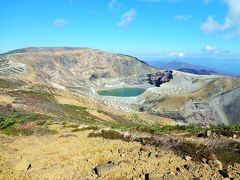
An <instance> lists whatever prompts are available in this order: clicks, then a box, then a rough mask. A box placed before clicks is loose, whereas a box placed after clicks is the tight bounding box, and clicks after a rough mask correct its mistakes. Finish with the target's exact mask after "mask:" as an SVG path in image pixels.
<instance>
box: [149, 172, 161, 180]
mask: <svg viewBox="0 0 240 180" xmlns="http://www.w3.org/2000/svg"><path fill="white" fill-rule="evenodd" d="M161 177H162V175H161V174H160V173H158V172H152V173H149V174H146V176H145V179H147V178H148V179H149V180H159V179H160V178H161Z"/></svg>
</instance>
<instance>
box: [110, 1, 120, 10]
mask: <svg viewBox="0 0 240 180" xmlns="http://www.w3.org/2000/svg"><path fill="white" fill-rule="evenodd" d="M121 6H122V5H121V3H120V2H119V1H118V0H111V1H109V3H108V9H109V10H110V11H118V10H119V9H120V8H121Z"/></svg>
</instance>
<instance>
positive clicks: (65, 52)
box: [0, 48, 240, 124]
mask: <svg viewBox="0 0 240 180" xmlns="http://www.w3.org/2000/svg"><path fill="white" fill-rule="evenodd" d="M0 77H1V78H2V79H3V80H6V81H7V82H8V81H10V84H11V82H23V84H25V85H21V86H13V89H14V88H15V90H21V91H23V90H24V91H29V89H31V91H32V90H34V91H36V90H37V91H39V90H40V91H41V92H42V91H43V92H47V93H53V96H56V94H59V93H60V94H69V95H71V98H72V97H73V96H78V97H81V98H83V97H85V98H91V99H94V100H97V101H96V102H97V103H100V104H101V103H104V104H105V105H107V106H111V107H114V108H117V109H122V110H124V111H132V112H146V113H147V114H153V115H156V116H160V117H165V118H170V119H174V120H175V121H179V122H184V123H185V122H187V123H200V124H218V123H225V124H231V123H239V122H240V120H239V116H240V111H239V107H240V106H239V104H238V99H239V98H240V90H239V87H240V79H239V78H232V77H224V76H219V75H194V74H190V73H184V72H179V71H165V70H159V69H157V68H154V67H151V66H149V65H148V64H146V63H144V62H143V61H140V60H138V59H137V58H134V57H131V56H127V55H122V54H116V53H108V52H103V51H100V50H96V49H90V48H26V49H19V50H14V51H11V52H8V53H5V54H2V55H1V56H0ZM8 83H9V82H8ZM119 87H140V88H145V89H146V91H145V92H144V93H143V94H141V95H140V96H136V97H112V96H101V95H99V94H98V93H97V91H98V90H99V89H111V88H119ZM13 89H7V90H6V89H5V91H2V93H1V94H2V96H4V93H8V94H13V92H12V90H13ZM10 90H11V93H10V92H9V91H10ZM14 93H15V96H12V95H11V98H13V101H15V100H14V98H18V97H19V96H21V95H20V94H21V93H19V94H18V95H17V96H16V92H14ZM72 99H73V100H74V98H72Z"/></svg>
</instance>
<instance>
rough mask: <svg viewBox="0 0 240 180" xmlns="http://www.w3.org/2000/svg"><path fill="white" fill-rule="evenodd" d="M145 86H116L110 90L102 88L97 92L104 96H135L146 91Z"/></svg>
mask: <svg viewBox="0 0 240 180" xmlns="http://www.w3.org/2000/svg"><path fill="white" fill-rule="evenodd" d="M145 90H146V89H143V88H116V89H110V90H100V91H98V92H97V93H98V94H99V95H102V96H118V97H134V96H139V95H140V94H142V93H144V92H145Z"/></svg>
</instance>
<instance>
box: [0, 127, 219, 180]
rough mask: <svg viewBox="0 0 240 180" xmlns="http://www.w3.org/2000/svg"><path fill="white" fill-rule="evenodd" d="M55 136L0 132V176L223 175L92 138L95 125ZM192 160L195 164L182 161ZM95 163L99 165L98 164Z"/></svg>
mask: <svg viewBox="0 0 240 180" xmlns="http://www.w3.org/2000/svg"><path fill="white" fill-rule="evenodd" d="M70 131H71V129H61V130H60V133H58V134H56V135H51V136H28V137H26V136H22V137H21V136H20V137H7V136H4V135H0V152H1V154H0V179H4V180H7V179H24V180H25V179H146V178H149V179H154V178H151V177H157V179H161V178H160V177H163V178H162V179H164V177H165V179H167V178H168V177H172V180H174V178H176V179H194V177H202V178H201V179H210V177H211V178H212V179H221V175H220V174H218V173H216V171H213V170H210V167H209V166H208V165H207V164H201V163H200V164H196V163H193V162H191V160H190V162H189V160H188V161H187V160H185V159H183V158H182V157H179V156H177V155H175V154H174V153H173V152H171V151H166V150H163V149H160V148H156V147H152V146H143V145H142V144H140V143H138V142H125V141H122V140H109V139H104V138H101V137H88V135H89V133H91V132H92V130H87V131H80V132H75V133H71V132H70ZM189 163H190V164H193V165H194V169H190V170H189V169H188V170H187V169H186V168H184V165H186V164H189ZM96 167H97V168H96Z"/></svg>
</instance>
